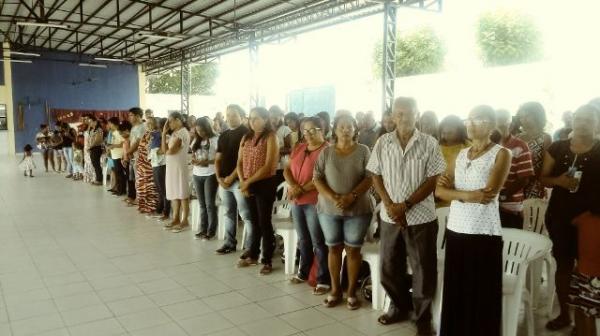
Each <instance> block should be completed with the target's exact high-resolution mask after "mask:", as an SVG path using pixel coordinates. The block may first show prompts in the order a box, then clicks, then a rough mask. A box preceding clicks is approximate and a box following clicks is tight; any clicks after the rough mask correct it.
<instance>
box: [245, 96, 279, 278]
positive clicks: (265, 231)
mask: <svg viewBox="0 0 600 336" xmlns="http://www.w3.org/2000/svg"><path fill="white" fill-rule="evenodd" d="M248 123H249V126H250V131H249V132H248V134H246V135H245V136H244V137H243V138H242V142H241V145H240V151H239V154H238V163H237V172H238V177H239V180H240V191H241V192H242V194H243V195H244V197H246V200H247V202H248V207H249V209H250V218H251V224H252V231H253V232H260V236H259V235H252V236H251V237H250V240H251V242H250V250H249V251H248V253H247V254H246V255H245V258H244V259H240V261H239V262H238V267H247V266H253V265H256V264H258V256H259V255H260V251H261V246H260V242H261V238H262V255H263V259H262V261H261V263H262V264H263V267H262V269H261V270H260V274H262V275H267V274H270V273H271V271H272V270H273V266H272V264H271V259H272V258H273V250H274V246H275V235H274V232H273V223H271V215H272V212H273V203H274V202H275V190H276V189H277V185H276V180H275V178H274V176H275V170H276V169H277V162H278V161H279V148H278V146H277V138H276V136H275V132H274V131H273V129H272V127H271V124H270V122H269V111H267V109H265V108H263V107H255V108H253V109H252V110H250V118H249V121H248Z"/></svg>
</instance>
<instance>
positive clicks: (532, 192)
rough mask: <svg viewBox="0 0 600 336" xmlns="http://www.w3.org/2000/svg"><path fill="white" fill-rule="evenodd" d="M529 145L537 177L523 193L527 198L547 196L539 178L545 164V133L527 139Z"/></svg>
mask: <svg viewBox="0 0 600 336" xmlns="http://www.w3.org/2000/svg"><path fill="white" fill-rule="evenodd" d="M519 138H520V137H519ZM527 146H529V150H530V151H531V162H532V163H533V172H534V174H535V179H534V180H532V181H531V182H530V183H529V184H528V185H527V186H526V187H525V189H524V190H523V193H524V195H525V199H529V198H544V197H546V189H545V188H544V186H542V182H541V181H540V179H539V176H540V174H541V173H542V165H543V164H544V151H545V148H544V133H542V134H540V135H539V136H538V137H536V138H533V139H530V140H529V141H527Z"/></svg>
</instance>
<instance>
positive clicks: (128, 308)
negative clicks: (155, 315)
mask: <svg viewBox="0 0 600 336" xmlns="http://www.w3.org/2000/svg"><path fill="white" fill-rule="evenodd" d="M106 305H107V306H108V308H110V310H111V311H112V312H113V314H115V316H121V315H128V314H132V313H137V312H140V311H144V310H149V309H152V308H156V307H157V306H156V304H155V303H154V302H152V300H150V299H149V298H148V297H146V296H137V297H133V298H129V299H124V300H119V301H112V302H109V303H107V304H106Z"/></svg>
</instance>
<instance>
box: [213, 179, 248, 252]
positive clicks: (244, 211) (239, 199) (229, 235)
mask: <svg viewBox="0 0 600 336" xmlns="http://www.w3.org/2000/svg"><path fill="white" fill-rule="evenodd" d="M219 196H220V198H221V206H222V207H223V218H222V220H223V225H224V226H225V243H224V244H223V245H224V246H226V247H229V248H235V247H236V246H237V239H236V238H235V237H236V231H237V217H238V212H239V214H240V217H242V220H243V221H244V230H246V241H245V242H243V243H242V245H243V246H242V248H244V247H250V243H246V242H251V241H252V239H253V236H254V234H255V233H254V232H253V230H252V221H251V219H250V208H249V207H248V203H247V202H246V198H244V195H242V192H241V191H240V187H239V182H237V181H236V182H234V183H233V184H232V185H231V186H230V187H229V188H227V189H225V188H223V187H219Z"/></svg>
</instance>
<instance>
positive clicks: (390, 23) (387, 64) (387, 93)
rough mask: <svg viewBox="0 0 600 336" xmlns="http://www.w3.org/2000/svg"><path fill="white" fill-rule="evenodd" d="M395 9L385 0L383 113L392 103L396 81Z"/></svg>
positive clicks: (389, 108) (392, 4)
mask: <svg viewBox="0 0 600 336" xmlns="http://www.w3.org/2000/svg"><path fill="white" fill-rule="evenodd" d="M397 17H398V16H397V7H396V4H394V3H393V2H392V1H390V0H387V1H386V2H385V3H384V5H383V64H382V69H383V71H382V78H381V83H382V102H381V107H382V108H383V112H386V111H389V110H391V108H392V105H393V103H394V96H395V92H394V83H395V79H396V75H395V74H396V21H397Z"/></svg>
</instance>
